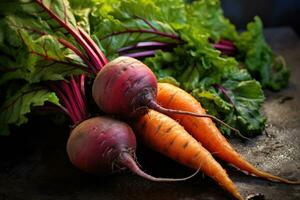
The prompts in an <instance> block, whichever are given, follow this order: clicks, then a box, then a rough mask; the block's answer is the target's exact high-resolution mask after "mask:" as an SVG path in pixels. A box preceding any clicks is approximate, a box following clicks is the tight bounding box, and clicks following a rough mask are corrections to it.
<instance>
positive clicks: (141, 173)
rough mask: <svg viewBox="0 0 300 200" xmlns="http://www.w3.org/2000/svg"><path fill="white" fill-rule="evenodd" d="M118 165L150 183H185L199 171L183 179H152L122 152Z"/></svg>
mask: <svg viewBox="0 0 300 200" xmlns="http://www.w3.org/2000/svg"><path fill="white" fill-rule="evenodd" d="M119 163H120V164H121V165H123V166H125V167H127V168H128V169H129V170H130V171H132V172H133V173H135V174H136V175H138V176H140V177H143V178H145V179H148V180H150V181H155V182H176V181H186V180H188V179H190V178H192V177H194V176H195V175H196V174H198V172H199V169H198V170H197V171H196V172H194V173H193V174H192V175H190V176H187V177H184V178H157V177H153V176H151V175H149V174H147V173H145V172H144V171H142V170H141V169H140V168H139V166H138V165H137V163H136V161H135V160H134V158H133V156H132V155H130V153H128V152H123V153H122V154H121V155H120V160H119Z"/></svg>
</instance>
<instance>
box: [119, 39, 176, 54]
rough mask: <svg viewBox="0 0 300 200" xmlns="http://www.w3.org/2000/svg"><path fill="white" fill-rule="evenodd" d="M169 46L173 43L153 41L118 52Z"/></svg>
mask: <svg viewBox="0 0 300 200" xmlns="http://www.w3.org/2000/svg"><path fill="white" fill-rule="evenodd" d="M171 45H174V44H173V43H166V42H155V41H151V42H138V43H137V44H135V45H131V46H127V47H123V48H120V49H119V50H118V52H119V53H121V52H126V51H131V50H135V49H142V48H157V47H161V48H163V47H169V46H171Z"/></svg>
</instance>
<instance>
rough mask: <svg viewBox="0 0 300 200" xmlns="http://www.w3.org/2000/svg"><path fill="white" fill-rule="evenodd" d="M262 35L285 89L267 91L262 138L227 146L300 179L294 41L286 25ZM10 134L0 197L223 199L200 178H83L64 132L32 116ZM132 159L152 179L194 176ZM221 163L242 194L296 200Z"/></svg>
mask: <svg viewBox="0 0 300 200" xmlns="http://www.w3.org/2000/svg"><path fill="white" fill-rule="evenodd" d="M266 36H267V39H268V41H269V43H270V44H271V46H272V47H273V48H274V49H275V51H276V52H278V53H280V54H282V55H283V56H284V57H285V58H286V61H287V64H288V65H290V66H291V67H292V77H291V81H290V85H289V87H288V88H287V89H285V90H283V91H281V92H279V93H272V92H267V93H266V94H267V101H266V103H265V104H264V106H263V112H264V113H265V114H266V116H267V117H268V127H267V134H262V135H261V136H258V137H256V138H254V139H253V140H252V141H251V142H247V143H241V142H240V141H239V140H231V142H232V143H233V145H234V146H235V147H236V148H237V149H238V151H239V152H240V153H241V154H242V155H244V156H245V157H246V158H247V159H248V160H249V161H251V162H252V163H253V164H254V165H256V166H257V167H259V168H261V169H263V170H266V171H269V172H271V173H273V174H276V175H280V176H283V177H286V178H290V179H298V180H300V145H299V144H300V116H299V111H300V68H299V67H300V66H299V65H300V42H299V39H298V38H297V36H296V35H295V33H294V32H293V31H292V30H291V29H289V28H281V29H268V30H266ZM14 132H15V134H13V135H12V136H11V137H8V138H3V137H1V138H0V200H35V199H36V200H54V199H55V200H83V199H84V200H96V199H97V200H98V199H101V200H106V199H107V200H114V199H115V200H117V199H118V200H119V199H120V200H131V199H132V200H133V199H134V200H138V199H145V200H158V199H159V200H169V199H173V200H194V199H203V200H221V199H230V196H228V194H227V192H225V191H224V190H222V189H221V188H220V187H219V186H218V185H217V184H216V183H214V182H213V181H212V180H211V179H209V178H203V176H202V175H201V174H198V175H197V176H196V177H194V178H192V179H191V180H188V181H186V182H177V183H154V182H149V181H146V180H144V179H142V178H139V177H137V176H135V175H132V174H131V173H128V172H127V173H125V172H124V173H121V174H117V175H112V176H109V177H97V176H91V175H87V174H84V173H82V172H80V171H79V170H77V169H75V168H74V167H73V166H72V165H71V164H70V162H69V160H68V158H67V154H66V151H65V144H66V141H67V137H68V132H69V128H68V127H67V126H58V125H55V124H53V123H51V122H49V121H48V120H47V118H44V117H41V118H39V119H37V118H35V119H31V122H30V123H29V124H28V125H26V126H22V127H21V128H19V129H16V130H15V131H14ZM141 158H144V159H141ZM145 158H146V159H145ZM138 159H139V161H140V164H141V165H142V166H143V169H144V170H145V171H146V172H149V173H151V174H153V175H155V176H163V177H182V176H187V175H189V174H191V173H193V172H192V171H189V170H188V169H186V168H184V167H182V166H179V165H178V164H176V163H174V162H173V161H171V160H168V159H166V158H163V157H162V156H160V155H158V154H156V153H153V152H151V151H148V150H145V149H141V147H139V151H138ZM222 164H223V166H224V167H226V169H227V171H228V173H229V175H230V177H231V178H232V179H233V181H234V182H235V183H236V185H237V187H238V189H239V191H241V193H242V194H243V195H244V196H247V195H250V194H256V193H262V194H263V195H264V196H265V199H269V200H271V199H272V200H282V199H285V200H296V199H300V186H291V185H285V184H278V183H271V182H269V181H265V180H261V179H258V178H255V177H251V176H247V175H245V174H243V173H241V172H239V171H237V170H236V169H233V168H231V167H230V166H228V165H226V164H225V163H222ZM257 199H259V198H257Z"/></svg>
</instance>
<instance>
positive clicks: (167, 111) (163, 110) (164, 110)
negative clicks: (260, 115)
mask: <svg viewBox="0 0 300 200" xmlns="http://www.w3.org/2000/svg"><path fill="white" fill-rule="evenodd" d="M148 107H149V108H151V109H153V110H156V111H158V112H160V113H163V114H165V115H169V114H178V115H190V116H193V117H207V118H210V119H212V120H214V121H216V122H218V123H220V124H222V125H223V126H225V127H227V128H229V129H230V130H232V131H234V132H235V133H236V134H237V135H238V136H240V137H241V138H243V139H246V140H250V141H251V139H250V138H247V137H246V136H244V135H243V134H241V132H240V131H239V130H238V129H236V128H233V127H232V126H230V125H229V124H226V123H225V122H223V121H222V120H220V119H218V118H217V117H215V116H213V115H209V114H198V113H194V112H189V111H184V110H173V109H167V108H164V107H162V106H160V105H159V104H158V103H156V102H155V101H150V102H149V105H148Z"/></svg>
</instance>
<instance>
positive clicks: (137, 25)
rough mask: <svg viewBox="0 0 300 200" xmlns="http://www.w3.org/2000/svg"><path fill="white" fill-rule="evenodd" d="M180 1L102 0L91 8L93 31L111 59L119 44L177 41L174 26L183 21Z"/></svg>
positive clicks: (182, 6)
mask: <svg viewBox="0 0 300 200" xmlns="http://www.w3.org/2000/svg"><path fill="white" fill-rule="evenodd" d="M184 12H185V11H184V3H183V2H182V1H178V0H175V1H174V0H173V1H168V2H166V1H159V0H156V1H147V0H140V1H135V0H127V1H117V2H114V1H103V2H102V4H101V5H99V9H97V10H96V11H94V12H93V15H92V16H93V18H92V22H91V23H92V26H93V34H95V35H96V36H97V37H98V38H99V39H100V40H101V44H102V46H103V48H104V49H105V51H106V55H107V56H108V57H109V58H110V59H112V58H114V57H116V56H117V54H118V50H119V49H120V48H121V47H125V46H129V45H134V44H136V43H138V42H140V41H161V42H171V43H177V42H178V38H177V36H176V32H175V28H179V27H181V26H183V25H184V22H185V21H186V20H185V18H184V16H185V13H184Z"/></svg>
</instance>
